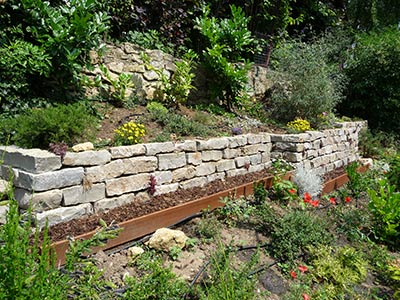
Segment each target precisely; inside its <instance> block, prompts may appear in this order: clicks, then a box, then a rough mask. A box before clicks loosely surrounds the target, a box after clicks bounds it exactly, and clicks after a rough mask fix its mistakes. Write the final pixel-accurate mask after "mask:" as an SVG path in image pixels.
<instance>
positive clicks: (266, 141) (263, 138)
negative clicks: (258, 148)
mask: <svg viewBox="0 0 400 300" xmlns="http://www.w3.org/2000/svg"><path fill="white" fill-rule="evenodd" d="M261 143H263V144H270V143H271V136H270V135H269V133H262V134H261Z"/></svg>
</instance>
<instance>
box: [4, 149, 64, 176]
mask: <svg viewBox="0 0 400 300" xmlns="http://www.w3.org/2000/svg"><path fill="white" fill-rule="evenodd" d="M0 159H2V160H3V164H4V165H9V166H12V167H13V168H18V169H22V170H25V171H28V172H30V173H43V172H50V171H54V170H58V169H60V168H61V158H60V156H57V155H55V154H53V153H50V152H48V151H45V150H40V149H21V148H18V147H15V146H0Z"/></svg>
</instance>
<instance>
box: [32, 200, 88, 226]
mask: <svg viewBox="0 0 400 300" xmlns="http://www.w3.org/2000/svg"><path fill="white" fill-rule="evenodd" d="M92 213H93V207H92V205H91V204H90V203H85V204H81V205H77V206H70V207H59V208H56V209H52V210H47V211H44V212H41V213H37V214H36V220H37V223H38V226H39V228H43V227H44V226H45V225H46V219H47V220H48V226H52V225H55V224H58V223H62V222H67V221H70V220H73V219H77V218H80V217H83V216H86V215H90V214H92Z"/></svg>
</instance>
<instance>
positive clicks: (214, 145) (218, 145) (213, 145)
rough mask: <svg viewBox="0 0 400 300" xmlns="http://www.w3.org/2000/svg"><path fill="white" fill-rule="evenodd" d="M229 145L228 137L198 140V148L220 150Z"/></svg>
mask: <svg viewBox="0 0 400 300" xmlns="http://www.w3.org/2000/svg"><path fill="white" fill-rule="evenodd" d="M228 145H229V139H228V138H227V137H222V138H212V139H209V140H206V141H201V140H198V141H197V149H198V150H220V149H225V148H226V147H228Z"/></svg>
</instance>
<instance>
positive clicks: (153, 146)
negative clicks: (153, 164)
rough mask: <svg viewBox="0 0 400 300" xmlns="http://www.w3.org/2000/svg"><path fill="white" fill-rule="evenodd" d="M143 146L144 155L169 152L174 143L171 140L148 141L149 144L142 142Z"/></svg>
mask: <svg viewBox="0 0 400 300" xmlns="http://www.w3.org/2000/svg"><path fill="white" fill-rule="evenodd" d="M144 146H145V147H146V155H156V154H159V153H169V152H173V151H174V150H175V145H174V143H173V142H165V143H150V144H144Z"/></svg>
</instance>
